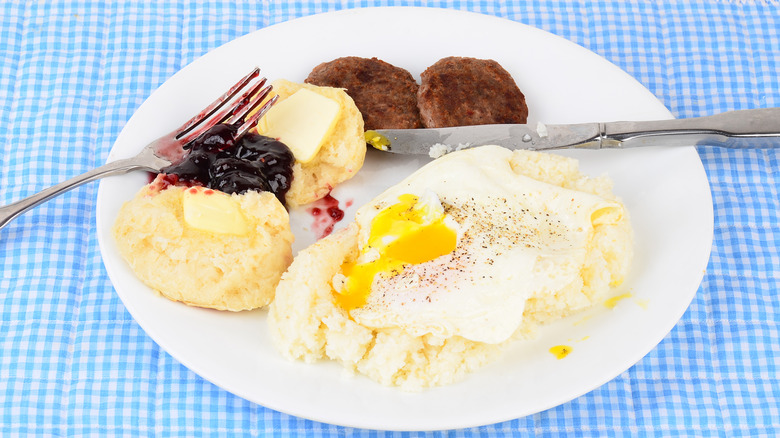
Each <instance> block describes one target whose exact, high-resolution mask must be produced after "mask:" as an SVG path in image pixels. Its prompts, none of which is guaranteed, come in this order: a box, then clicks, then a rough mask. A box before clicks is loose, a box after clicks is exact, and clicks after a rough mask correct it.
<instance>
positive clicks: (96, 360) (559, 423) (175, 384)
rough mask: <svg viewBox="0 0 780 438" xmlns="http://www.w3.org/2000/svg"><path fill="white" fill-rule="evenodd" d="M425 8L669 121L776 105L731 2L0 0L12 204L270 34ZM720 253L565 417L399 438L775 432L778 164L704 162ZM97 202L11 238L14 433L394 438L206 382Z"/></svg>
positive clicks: (1, 432)
mask: <svg viewBox="0 0 780 438" xmlns="http://www.w3.org/2000/svg"><path fill="white" fill-rule="evenodd" d="M380 5H381V6H387V5H399V6H400V5H406V6H408V5H415V6H430V7H443V8H454V9H463V10H470V11H475V12H481V13H485V14H490V15H496V16H499V17H504V18H508V19H510V20H516V21H519V22H522V23H526V24H529V25H531V26H535V27H539V28H541V29H544V30H547V31H549V32H552V33H554V34H557V35H560V36H562V37H564V38H567V39H569V40H572V41H574V42H575V43H578V44H580V45H582V46H584V47H586V48H588V49H590V50H592V51H594V52H596V53H598V54H600V55H602V56H604V57H606V58H607V59H609V60H610V61H612V62H613V63H615V64H617V65H618V66H619V67H621V68H622V69H624V70H625V71H627V72H628V73H630V74H631V75H633V76H634V77H635V78H637V79H638V80H639V81H640V82H641V83H642V84H644V85H645V86H646V87H647V88H649V89H650V91H652V92H653V93H654V94H655V95H656V96H658V98H659V99H661V100H662V101H663V103H664V104H665V105H666V106H667V107H668V108H669V109H670V110H671V111H672V112H673V113H674V114H675V115H676V116H677V117H691V116H700V115H707V114H712V113H716V112H720V111H726V110H733V109H744V108H758V107H768V106H780V4H778V3H777V1H767V2H752V1H742V2H727V1H715V0H712V1H702V0H699V1H689V0H687V1H658V2H656V1H650V0H647V1H631V2H625V1H621V0H600V1H593V2H583V1H580V0H550V1H543V0H537V1H531V0H528V1H525V0H518V1H488V0H481V1H468V0H464V1H455V0H453V1H430V2H426V1H417V2H401V1H398V2H395V1H348V0H343V1H333V0H330V1H294V2H290V3H288V2H285V1H272V0H263V1H235V2H234V1H186V0H178V1H170V2H156V1H139V2H132V3H130V2H128V3H124V2H116V3H115V2H106V3H103V2H98V1H89V0H83V1H61V2H60V1H51V2H42V1H41V2H38V1H33V2H30V1H5V2H3V3H0V204H6V203H9V202H11V201H14V200H16V199H19V198H22V197H24V196H27V195H30V194H32V193H34V192H37V191H39V190H41V189H43V188H45V187H47V186H49V185H52V184H54V183H56V182H59V181H61V180H64V179H66V178H68V177H70V176H73V175H75V174H78V173H81V172H84V171H87V170H89V169H91V168H93V167H95V166H98V165H100V164H102V163H103V162H105V160H106V157H107V154H108V152H109V149H110V147H111V146H112V143H113V140H114V139H115V138H116V137H117V135H118V134H119V131H120V129H121V128H122V127H123V125H124V124H125V122H126V121H127V120H128V119H129V118H130V116H131V115H132V114H133V112H134V111H135V110H136V109H137V108H138V106H139V105H140V104H141V102H142V101H144V99H145V98H146V97H147V96H149V94H150V93H152V91H154V90H155V88H156V87H158V86H159V85H160V84H161V83H163V82H164V81H165V80H166V79H167V78H169V77H170V76H171V75H173V74H174V73H175V72H176V71H177V70H179V69H180V68H181V67H182V66H184V65H186V64H188V63H189V62H191V61H193V60H194V59H195V58H197V57H198V56H200V55H202V54H204V53H205V52H207V51H209V50H211V49H213V48H215V47H217V46H219V45H221V44H223V43H225V42H227V41H230V40H231V39H234V38H236V37H238V36H241V35H243V34H246V33H249V32H251V31H254V30H256V29H259V28H262V27H265V26H268V25H272V24H275V23H279V22H282V21H285V20H289V19H292V18H296V17H299V16H304V15H310V14H315V13H320V12H326V11H333V10H337V9H342V8H353V7H364V6H380ZM699 152H700V155H701V158H702V161H703V162H704V166H705V168H706V171H707V174H708V177H709V181H710V184H711V187H712V195H713V203H714V210H715V238H714V246H713V250H712V256H711V260H710V263H709V267H708V269H707V271H706V275H705V277H704V281H703V283H702V285H701V288H700V290H699V291H698V293H697V294H696V297H695V298H694V300H693V303H692V304H691V306H690V308H689V309H688V311H687V312H686V313H685V315H684V316H683V317H682V320H681V321H680V322H679V323H678V324H677V326H676V327H675V328H674V329H673V330H672V332H671V333H670V334H669V335H668V336H667V337H666V338H665V339H664V340H663V341H662V342H661V343H660V345H658V346H657V348H655V349H654V350H653V351H652V352H650V353H649V354H648V355H647V356H646V357H645V358H644V359H642V360H641V361H640V362H639V363H638V364H636V365H635V366H634V367H632V368H631V369H629V370H628V371H626V372H625V373H623V374H621V375H620V376H618V377H617V378H615V379H614V380H612V381H611V382H609V383H607V384H605V385H603V386H602V387H600V388H598V389H595V390H594V391H592V392H590V393H588V394H586V395H583V396H582V397H579V398H577V399H575V400H573V401H571V402H569V403H566V404H563V405H561V406H558V407H555V408H553V409H550V410H547V411H545V412H541V413H539V414H536V415H532V416H528V417H525V418H519V419H515V420H512V421H508V422H504V423H500V424H495V425H489V426H484V427H480V428H474V429H465V430H457V431H448V432H439V433H419V434H418V433H403V434H400V433H392V434H388V435H392V436H418V435H422V436H444V435H446V436H472V435H473V436H492V435H514V436H573V435H585V436H678V435H683V436H720V437H732V436H766V437H771V436H779V435H780V380H779V379H778V371H780V367H779V365H780V347H778V345H780V330H778V321H780V219H779V218H780V201H779V197H778V191H780V151H778V150H742V151H740V150H724V149H719V148H711V147H702V148H701V149H700V150H699ZM96 192H97V185H96V184H91V185H87V186H84V187H81V188H79V189H77V190H74V191H72V192H70V193H67V194H65V195H63V196H61V197H59V198H57V199H55V200H53V201H51V202H48V203H46V204H44V205H42V206H40V207H39V208H37V209H35V210H33V211H30V212H28V213H27V214H25V215H23V216H21V217H20V218H18V219H17V220H16V221H14V222H13V223H11V224H10V225H9V226H8V227H7V228H5V229H4V230H2V231H0V273H1V274H0V436H3V437H7V436H68V437H78V436H131V437H136V436H149V435H159V436H187V437H189V436H202V435H212V436H258V435H261V436H265V435H274V436H285V435H311V436H327V437H330V436H345V435H357V436H384V435H385V434H384V433H383V432H377V431H366V430H357V429H350V428H342V427H337V426H332V425H328V424H322V423H317V422H313V421H309V420H304V419H300V418H295V417H291V416H289V415H285V414H282V413H279V412H275V411H272V410H269V409H267V408H264V407H263V406H258V405H255V404H253V403H250V402H248V401H245V400H243V399H241V398H239V397H236V396H234V395H232V394H230V393H227V392H226V391H224V390H221V389H219V388H217V387H216V386H214V385H212V384H211V383H209V382H207V381H205V380H203V379H202V378H200V377H199V376H197V375H196V374H194V373H193V372H191V371H189V370H188V369H187V368H185V367H184V366H182V365H181V364H179V363H178V362H177V361H176V360H174V359H173V358H172V357H171V356H169V355H168V354H167V353H165V352H164V351H162V350H161V349H160V347H158V346H157V344H155V343H154V342H153V341H152V340H151V339H150V338H149V337H148V336H147V335H146V334H145V333H144V332H143V330H142V329H141V328H140V327H139V326H138V325H137V324H136V323H135V322H134V320H133V319H132V317H131V316H130V315H129V313H128V312H127V311H126V310H125V308H124V307H123V305H122V303H121V301H120V300H119V298H118V296H117V294H116V293H115V292H114V290H113V288H112V285H111V283H110V281H109V279H108V276H107V274H106V271H105V269H104V267H103V264H102V261H101V256H100V252H99V250H98V244H97V238H96V234H95V232H94V224H95V202H96V199H95V198H96Z"/></svg>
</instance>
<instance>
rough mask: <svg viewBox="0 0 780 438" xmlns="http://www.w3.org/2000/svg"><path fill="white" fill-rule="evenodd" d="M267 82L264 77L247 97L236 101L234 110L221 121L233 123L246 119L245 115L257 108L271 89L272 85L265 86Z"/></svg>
mask: <svg viewBox="0 0 780 438" xmlns="http://www.w3.org/2000/svg"><path fill="white" fill-rule="evenodd" d="M265 82H266V80H265V78H263V79H262V80H261V81H260V82H259V83H258V84H257V85H255V87H254V88H252V90H251V91H249V92H248V93H246V94H245V96H246V97H245V98H244V99H241V100H240V101H239V102H238V103H236V105H235V106H234V107H233V110H232V111H230V112H229V113H227V114H225V117H223V118H222V120H220V122H219V123H227V124H229V125H232V124H234V123H236V122H239V121H242V120H244V117H246V115H247V114H248V113H249V111H252V110H253V109H254V108H256V107H257V106H258V105H259V103H260V102H262V101H263V99H265V97H266V96H267V95H268V93H269V92H270V91H271V86H270V85H269V86H267V87H265V88H263V86H265Z"/></svg>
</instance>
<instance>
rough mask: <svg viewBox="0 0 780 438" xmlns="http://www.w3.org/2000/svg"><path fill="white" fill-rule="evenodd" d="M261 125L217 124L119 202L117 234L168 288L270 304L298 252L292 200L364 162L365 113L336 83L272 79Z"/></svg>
mask: <svg viewBox="0 0 780 438" xmlns="http://www.w3.org/2000/svg"><path fill="white" fill-rule="evenodd" d="M273 85H274V87H275V88H274V94H277V95H279V100H278V101H277V103H276V104H275V105H274V106H273V107H272V108H271V110H270V111H268V112H267V113H266V114H265V116H264V117H263V118H262V119H261V120H260V122H259V123H258V126H257V129H256V131H257V132H249V133H247V134H245V135H243V136H240V137H238V138H237V130H238V126H237V125H228V124H218V125H216V126H214V127H212V128H210V129H209V130H207V131H206V132H205V133H203V134H202V135H200V136H199V137H198V138H196V139H195V140H194V141H192V142H191V143H189V144H187V145H186V147H185V148H186V149H187V151H186V154H185V155H184V157H183V159H182V160H181V161H180V162H178V163H175V164H172V165H170V166H168V167H165V168H163V169H162V170H161V173H160V174H159V175H158V176H157V177H156V178H155V179H154V181H152V182H151V183H150V184H148V185H146V186H144V187H143V188H142V189H141V190H140V191H139V192H138V194H137V195H136V196H135V198H134V199H132V200H130V201H128V202H127V203H125V205H124V206H123V207H122V208H121V209H120V211H119V214H118V215H117V218H116V220H115V223H114V227H113V234H114V237H115V240H116V242H117V246H118V248H119V252H120V254H121V255H122V257H123V258H124V259H125V260H126V261H127V262H128V264H129V265H130V267H131V269H132V270H133V272H134V273H135V274H136V276H137V277H138V278H139V279H140V280H141V281H143V282H144V283H145V284H147V285H148V286H149V287H151V288H152V289H154V290H156V291H158V292H159V293H160V294H161V295H163V296H165V297H167V298H170V299H172V300H175V301H181V302H184V303H187V304H190V305H193V306H199V307H208V308H213V309H220V310H233V311H239V310H247V309H254V308H258V307H263V306H265V305H267V304H268V303H270V302H271V300H273V297H274V290H275V287H276V285H277V283H278V282H279V279H280V277H281V274H282V273H283V272H284V271H285V269H287V267H288V266H289V264H290V262H291V261H292V249H291V244H292V242H293V240H294V237H293V234H292V232H291V231H290V224H289V215H288V212H287V210H286V208H285V206H296V205H300V204H306V203H309V202H312V201H315V200H317V199H320V198H323V197H325V196H326V195H327V194H328V193H329V192H330V190H331V189H332V188H333V187H334V186H335V185H336V184H338V183H340V182H342V181H344V180H346V179H349V178H351V177H352V176H354V175H355V173H356V172H357V171H358V170H359V169H360V167H361V166H362V165H363V159H364V157H365V140H364V138H365V137H364V133H363V120H362V118H361V117H360V113H359V112H358V110H357V108H356V107H355V105H354V103H353V102H352V99H351V98H350V97H349V96H348V95H347V94H346V93H345V92H344V91H343V90H340V89H336V88H327V87H317V86H313V85H306V84H295V83H292V82H289V81H283V80H279V81H276V82H275V83H274V84H273Z"/></svg>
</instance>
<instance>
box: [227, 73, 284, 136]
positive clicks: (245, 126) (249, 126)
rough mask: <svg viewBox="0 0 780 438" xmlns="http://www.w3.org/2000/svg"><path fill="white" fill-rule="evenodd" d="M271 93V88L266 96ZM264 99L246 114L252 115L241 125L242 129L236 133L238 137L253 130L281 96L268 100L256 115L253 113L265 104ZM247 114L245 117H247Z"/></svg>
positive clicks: (258, 101)
mask: <svg viewBox="0 0 780 438" xmlns="http://www.w3.org/2000/svg"><path fill="white" fill-rule="evenodd" d="M270 91H271V87H270V86H269V87H268V90H267V91H265V93H264V94H265V95H267V94H268V93H269V92H270ZM265 95H264V96H263V99H264V98H265ZM263 99H258V100H257V101H256V102H255V103H254V104H253V105H252V107H251V108H250V109H249V110H248V111H247V112H246V114H251V115H250V116H249V118H248V119H247V120H244V121H243V122H242V124H241V127H239V128H238V132H237V133H236V137H241V136H242V135H244V134H246V133H247V131H249V130H250V129H252V128H253V127H254V126H255V125H256V124H257V121H258V120H260V118H261V117H263V116H264V115H265V113H266V112H268V110H269V109H271V107H272V106H273V104H275V103H276V101H277V100H279V95H278V94H277V95H276V96H274V97H272V98H270V99H268V101H266V102H265V103H264V104H263V106H261V107H260V109H259V110H257V111H256V112H255V113H254V114H252V113H251V111H253V110H254V109H255V108H257V106H258V105H260V104H261V103H262V102H263ZM246 114H245V115H246Z"/></svg>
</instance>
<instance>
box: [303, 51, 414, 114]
mask: <svg viewBox="0 0 780 438" xmlns="http://www.w3.org/2000/svg"><path fill="white" fill-rule="evenodd" d="M305 82H306V83H309V84H314V85H320V86H326V87H337V88H344V89H346V91H347V94H348V95H349V96H350V97H352V100H354V101H355V105H357V107H358V109H359V110H360V112H361V114H363V121H364V122H365V129H366V130H369V129H383V128H384V129H390V128H421V127H422V121H421V120H420V112H419V110H418V109H417V89H418V85H417V82H416V81H415V80H414V78H413V77H412V75H411V74H410V73H409V72H408V71H406V70H404V69H402V68H399V67H395V66H393V65H391V64H388V63H386V62H384V61H382V60H379V59H377V58H371V59H368V58H359V57H356V56H348V57H344V58H338V59H334V60H333V61H330V62H324V63H322V64H320V65H318V66H316V67H314V69H313V70H312V71H311V73H309V77H307V78H306V80H305Z"/></svg>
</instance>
